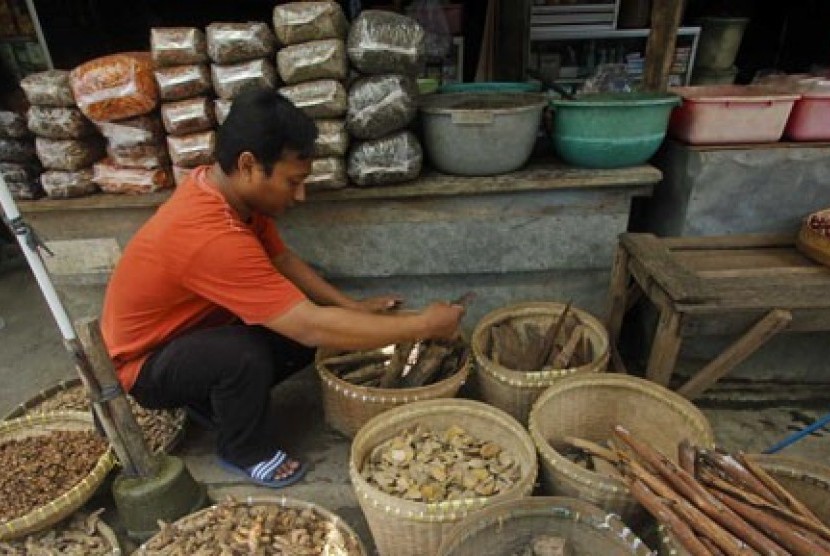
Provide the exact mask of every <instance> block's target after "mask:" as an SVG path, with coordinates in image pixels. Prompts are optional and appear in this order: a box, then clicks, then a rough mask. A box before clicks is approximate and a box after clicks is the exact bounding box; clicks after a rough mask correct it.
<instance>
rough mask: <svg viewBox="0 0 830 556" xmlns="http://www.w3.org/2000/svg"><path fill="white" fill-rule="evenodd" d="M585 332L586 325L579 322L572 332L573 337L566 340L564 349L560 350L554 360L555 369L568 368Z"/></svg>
mask: <svg viewBox="0 0 830 556" xmlns="http://www.w3.org/2000/svg"><path fill="white" fill-rule="evenodd" d="M583 334H585V326H583V325H581V324H579V325H577V326H576V327H574V329H573V332H571V337H570V338H568V341H567V342H565V345H564V346H563V347H562V351H560V352H559V353H558V354H557V355H556V357H555V358H554V360H553V368H554V369H567V368H568V364H569V363H570V362H571V358H572V357H573V354H574V351H575V350H576V347H577V345H579V342H580V341H581V340H582V335H583Z"/></svg>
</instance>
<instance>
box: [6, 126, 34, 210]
mask: <svg viewBox="0 0 830 556" xmlns="http://www.w3.org/2000/svg"><path fill="white" fill-rule="evenodd" d="M39 174H40V165H39V164H38V162H37V156H36V155H35V143H34V138H33V137H32V134H31V133H30V132H29V130H28V128H27V127H26V118H25V117H23V116H22V115H21V114H18V113H16V112H5V111H0V175H1V176H3V179H4V180H5V182H6V185H7V186H8V188H9V191H11V194H12V197H14V198H15V199H18V200H22V201H30V200H33V199H37V198H38V197H41V196H42V195H43V190H42V189H41V188H40V183H39V182H38V176H39Z"/></svg>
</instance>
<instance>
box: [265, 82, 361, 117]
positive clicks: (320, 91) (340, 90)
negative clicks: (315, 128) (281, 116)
mask: <svg viewBox="0 0 830 556" xmlns="http://www.w3.org/2000/svg"><path fill="white" fill-rule="evenodd" d="M280 93H282V95H283V96H285V98H287V99H288V100H290V101H291V102H293V103H294V106H296V107H297V108H299V109H301V110H302V111H303V112H305V113H306V114H308V115H309V116H310V117H312V118H315V119H323V118H340V117H342V116H343V115H344V114H345V113H346V109H347V108H348V105H349V99H348V95H347V94H346V88H345V87H343V85H342V84H341V83H340V82H339V81H335V80H334V79H323V80H321V81H309V82H308V83H300V84H299V85H289V86H288V87H282V88H281V89H280Z"/></svg>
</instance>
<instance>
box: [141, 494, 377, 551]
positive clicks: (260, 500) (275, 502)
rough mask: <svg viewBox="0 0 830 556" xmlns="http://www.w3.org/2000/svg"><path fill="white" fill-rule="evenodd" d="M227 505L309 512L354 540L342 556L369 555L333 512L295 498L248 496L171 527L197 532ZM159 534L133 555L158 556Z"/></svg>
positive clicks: (192, 516) (195, 515)
mask: <svg viewBox="0 0 830 556" xmlns="http://www.w3.org/2000/svg"><path fill="white" fill-rule="evenodd" d="M229 503H230V504H233V505H236V506H242V505H244V506H279V507H280V508H288V509H293V510H301V511H302V510H311V511H313V512H314V513H316V514H317V515H318V516H321V517H322V518H323V519H324V520H325V521H328V522H330V523H332V524H333V525H334V526H335V527H336V528H337V530H338V531H339V532H340V534H341V535H343V536H344V537H346V538H351V539H354V541H355V544H356V546H357V552H354V551H352V552H350V553H349V554H343V555H342V556H368V555H369V552H368V551H367V550H366V547H365V546H364V544H363V542H362V541H361V540H360V537H359V536H357V533H355V532H354V530H353V529H352V528H351V527H350V526H349V524H348V523H346V522H345V521H343V519H342V518H341V517H340V516H338V515H337V514H335V513H333V512H330V511H329V510H327V509H326V508H324V507H322V506H318V505H317V504H314V503H313V502H306V501H305V500H297V499H296V498H287V497H285V496H267V495H266V496H249V497H247V498H246V499H245V501H240V502H222V503H220V504H214V505H212V506H210V507H208V508H205V509H203V510H199V511H198V512H194V513H192V514H189V515H186V516H184V517H182V518H181V519H179V520H178V521H176V522H174V523H173V527H176V528H180V529H183V530H186V531H191V530H192V531H195V530H198V529H199V527H198V526H194V524H195V523H198V522H199V521H201V520H202V518H203V517H204V516H206V515H207V514H209V513H210V512H213V511H216V510H217V509H218V508H219V507H220V506H223V505H227V504H229ZM161 534H163V533H157V534H156V535H155V536H153V537H151V538H150V539H148V540H147V542H145V543H144V544H142V545H141V546H140V547H138V550H136V551H135V552H134V553H133V554H134V555H136V556H141V555H145V554H160V553H161V552H159V551H156V550H153V548H152V544H153V542H154V540H156V539H157V538H158V536H159V535H161ZM164 554H167V552H164ZM323 554H328V552H324V553H323ZM331 554H338V555H340V554H341V552H338V551H335V550H334V549H332V551H331Z"/></svg>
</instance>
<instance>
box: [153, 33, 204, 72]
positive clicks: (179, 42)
mask: <svg viewBox="0 0 830 556" xmlns="http://www.w3.org/2000/svg"><path fill="white" fill-rule="evenodd" d="M150 52H151V53H152V56H153V63H154V64H155V65H156V66H157V67H164V66H183V65H186V64H201V63H203V62H207V59H208V55H207V43H206V42H205V34H204V33H203V32H202V30H201V29H197V28H195V27H155V28H153V29H150Z"/></svg>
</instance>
